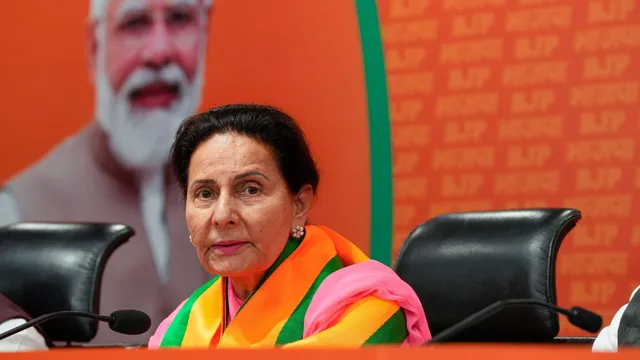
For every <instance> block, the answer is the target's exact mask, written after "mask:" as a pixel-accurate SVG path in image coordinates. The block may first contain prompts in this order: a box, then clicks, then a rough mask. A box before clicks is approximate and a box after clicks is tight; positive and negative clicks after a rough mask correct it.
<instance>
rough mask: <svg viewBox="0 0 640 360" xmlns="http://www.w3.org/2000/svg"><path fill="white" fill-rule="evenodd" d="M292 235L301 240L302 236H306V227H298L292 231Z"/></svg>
mask: <svg viewBox="0 0 640 360" xmlns="http://www.w3.org/2000/svg"><path fill="white" fill-rule="evenodd" d="M291 235H292V236H293V237H294V238H296V239H299V238H301V237H302V235H304V227H302V226H300V225H298V226H295V227H294V228H293V229H292V230H291Z"/></svg>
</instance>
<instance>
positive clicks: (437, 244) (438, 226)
mask: <svg viewBox="0 0 640 360" xmlns="http://www.w3.org/2000/svg"><path fill="white" fill-rule="evenodd" d="M580 219H581V214H580V211H578V210H575V209H527V210H504V211H482V212H465V213H452V214H446V215H441V216H437V217H435V218H433V219H431V220H429V221H427V222H425V223H423V224H421V225H419V226H418V227H417V228H416V229H415V230H413V231H412V232H411V233H410V234H409V236H408V237H407V239H406V240H405V242H404V244H403V245H402V248H401V250H400V253H399V255H398V259H397V261H396V264H395V270H396V272H397V273H398V274H399V276H400V277H401V278H402V279H404V280H405V281H406V282H407V283H409V285H411V286H412V287H413V288H414V290H415V291H416V293H417V295H418V297H419V298H420V300H421V302H422V305H423V307H424V310H425V313H426V315H427V320H428V322H429V327H430V329H431V332H432V335H436V334H438V333H440V332H441V331H443V330H445V329H447V328H449V327H450V326H452V325H454V324H456V323H457V322H459V321H461V320H463V319H464V318H466V317H467V316H469V315H471V314H473V313H475V312H477V311H479V310H481V309H483V308H485V307H487V306H489V305H491V304H493V303H495V302H497V301H501V300H508V299H536V300H540V301H544V302H550V303H552V304H556V301H557V300H556V284H555V277H556V274H555V272H556V271H555V268H556V256H557V254H558V250H559V248H560V245H561V244H562V241H563V240H564V238H565V236H566V235H567V233H569V231H571V229H573V227H574V226H575V225H576V223H577V222H578V220H580ZM573 305H574V304H570V306H573ZM575 305H578V304H575ZM559 328H560V325H559V316H558V315H557V314H556V313H554V312H553V311H551V310H548V309H546V308H542V307H516V308H514V307H512V308H507V309H505V310H503V311H502V312H500V313H498V314H496V315H495V316H492V317H490V318H488V319H487V320H485V321H483V322H481V323H479V324H477V325H475V326H473V327H471V328H469V329H468V330H467V331H463V332H462V333H460V334H459V335H458V336H456V337H454V338H453V339H452V341H467V342H479V341H484V342H491V341H496V342H554V341H555V342H575V343H589V342H592V341H593V338H557V335H558V332H559Z"/></svg>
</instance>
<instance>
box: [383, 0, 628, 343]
mask: <svg viewBox="0 0 640 360" xmlns="http://www.w3.org/2000/svg"><path fill="white" fill-rule="evenodd" d="M378 11H379V17H380V21H381V23H382V37H383V44H384V48H385V54H386V59H385V60H386V69H387V81H388V91H389V99H390V112H391V123H392V125H391V129H392V142H393V181H394V233H395V236H394V254H396V253H397V251H398V249H399V247H400V245H401V243H402V240H403V239H404V237H405V236H406V234H407V233H408V232H409V231H410V230H411V229H413V228H414V227H415V226H416V225H417V224H419V223H420V222H422V221H424V220H425V219H427V218H430V217H432V216H434V215H437V214H441V213H446V212H452V211H460V210H485V209H501V208H517V207H546V206H567V207H575V208H577V209H580V210H581V211H582V212H583V215H584V220H583V221H582V222H581V223H579V225H578V226H577V227H576V229H575V230H574V231H573V232H572V233H571V234H570V236H569V237H568V238H567V240H566V241H565V243H564V244H563V246H562V248H561V250H560V256H559V259H558V274H557V276H558V284H557V285H558V292H559V294H558V296H559V299H558V301H559V303H560V304H562V305H566V306H571V305H574V304H576V305H577V304H579V305H581V306H585V307H588V308H590V309H593V310H596V311H598V312H599V313H601V314H602V315H604V317H605V320H606V321H610V319H611V318H612V317H613V314H614V312H615V311H616V310H617V309H618V308H619V307H620V306H621V305H623V304H624V303H626V302H627V301H628V300H629V296H630V294H631V291H632V290H633V289H634V288H635V287H637V286H640V222H639V221H638V218H639V216H640V197H639V196H638V190H640V165H639V164H640V161H639V158H640V153H639V152H638V149H637V147H638V137H639V135H640V116H639V114H640V108H639V106H638V102H639V92H640V81H639V80H640V4H638V2H637V1H636V0H583V1H575V0H473V1H470V0H440V1H429V0H407V1H394V0H379V1H378ZM487 266H490V265H489V264H488V265H487ZM563 320H564V319H563ZM561 333H563V334H565V335H577V334H581V333H580V331H579V330H576V328H575V327H572V326H569V325H568V324H566V323H564V324H563V325H562V330H561Z"/></svg>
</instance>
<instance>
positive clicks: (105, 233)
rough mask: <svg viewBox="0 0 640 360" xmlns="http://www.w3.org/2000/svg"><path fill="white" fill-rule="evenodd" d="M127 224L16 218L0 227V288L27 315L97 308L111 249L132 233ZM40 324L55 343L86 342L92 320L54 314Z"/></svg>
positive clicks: (92, 328) (94, 329)
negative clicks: (30, 220)
mask: <svg viewBox="0 0 640 360" xmlns="http://www.w3.org/2000/svg"><path fill="white" fill-rule="evenodd" d="M134 233H135V232H134V230H133V229H132V228H130V227H129V226H126V225H119V224H99V223H82V224H77V223H38V222H36V223H16V224H12V225H8V226H5V227H0V274H2V275H1V276H0V292H1V293H3V294H4V295H5V296H7V297H8V298H9V299H11V300H12V301H13V302H14V303H16V304H17V305H19V306H20V307H22V308H23V309H24V310H25V311H26V312H27V313H28V314H29V315H30V316H31V317H33V318H35V317H38V316H40V315H44V314H47V313H51V312H55V311H63V310H75V311H85V312H90V313H96V312H98V311H99V308H100V306H99V305H100V285H101V281H102V274H103V272H104V268H105V264H106V262H107V260H108V259H109V257H110V256H111V254H112V253H113V252H114V251H115V250H116V249H117V248H118V247H119V246H121V245H122V244H124V243H125V242H127V241H128V240H129V238H131V237H132V236H133V235H134ZM41 329H42V330H43V331H44V332H45V334H46V336H47V337H49V339H50V340H51V341H54V342H66V343H71V342H79V343H82V342H89V341H91V340H92V339H93V338H94V337H95V336H96V333H97V331H98V324H97V322H96V321H95V320H90V319H85V318H76V317H68V318H57V319H53V320H50V321H48V322H45V323H44V324H43V325H42V326H41Z"/></svg>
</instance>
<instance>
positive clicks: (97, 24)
mask: <svg viewBox="0 0 640 360" xmlns="http://www.w3.org/2000/svg"><path fill="white" fill-rule="evenodd" d="M90 4H91V6H90V18H89V21H88V25H87V26H88V32H87V33H88V34H89V36H88V39H87V49H88V54H89V71H90V73H91V74H92V80H93V82H94V87H95V97H96V108H95V112H94V113H95V117H94V119H93V121H91V122H89V124H88V125H87V126H85V127H84V128H82V129H81V130H80V131H79V132H77V133H76V134H74V135H72V136H70V137H68V138H67V139H65V140H64V141H62V142H61V143H60V144H58V145H57V146H56V147H54V148H53V149H51V151H50V152H49V153H48V154H47V155H46V156H44V157H43V158H42V159H40V160H39V161H37V162H36V163H34V164H33V165H31V166H30V167H28V168H26V169H24V170H23V171H22V172H21V173H19V174H17V175H16V176H14V177H13V178H11V179H9V181H7V182H6V183H5V184H3V186H2V189H1V192H0V225H5V224H10V223H15V222H21V221H63V222H107V223H122V224H127V225H129V226H131V227H133V228H134V229H135V231H136V235H135V237H133V238H132V239H131V240H130V241H129V242H128V243H127V244H125V245H123V246H122V247H121V248H120V249H118V250H117V251H116V252H115V253H114V254H113V256H112V257H111V258H110V259H109V262H108V263H107V267H106V270H105V274H104V279H103V283H102V289H101V299H100V300H101V301H100V312H101V313H109V312H111V311H113V310H117V309H126V308H131V309H139V310H142V311H144V312H146V313H147V314H149V315H150V316H151V318H152V325H151V329H150V331H153V329H155V328H156V327H157V325H158V323H159V322H160V321H161V320H162V319H163V318H164V317H166V316H167V315H168V314H169V313H170V311H171V310H172V309H174V308H175V307H176V306H177V305H178V304H179V303H180V301H182V300H183V299H184V298H185V294H189V293H190V292H192V291H193V290H194V289H195V288H197V287H198V286H200V285H201V284H202V283H204V282H205V281H206V280H208V279H209V278H210V275H209V274H207V273H206V272H205V271H204V270H203V269H202V267H201V266H200V265H199V263H198V261H196V260H195V258H194V253H193V249H192V247H191V244H190V243H189V240H188V233H187V230H186V224H185V219H184V208H183V207H184V205H183V203H182V200H181V199H180V194H179V192H178V191H177V188H176V186H175V181H174V179H173V178H172V176H171V174H170V171H169V170H168V169H167V158H168V153H169V149H170V147H171V143H172V140H173V137H174V135H175V132H176V130H177V128H178V126H179V124H180V122H181V121H182V120H183V119H185V118H186V117H188V116H190V115H192V114H194V113H195V112H196V111H197V110H198V107H199V105H200V97H201V91H202V86H203V74H204V67H205V66H204V65H205V53H206V47H207V34H208V26H209V20H210V12H211V8H212V5H213V4H212V0H90ZM79 30H80V29H79ZM149 336H150V333H147V334H142V335H139V336H137V337H131V336H126V335H120V334H117V333H115V332H112V331H110V329H109V328H108V326H105V325H100V326H99V331H98V335H97V337H96V339H95V340H94V342H95V343H97V344H107V343H136V342H138V343H146V341H147V340H148V337H149Z"/></svg>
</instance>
